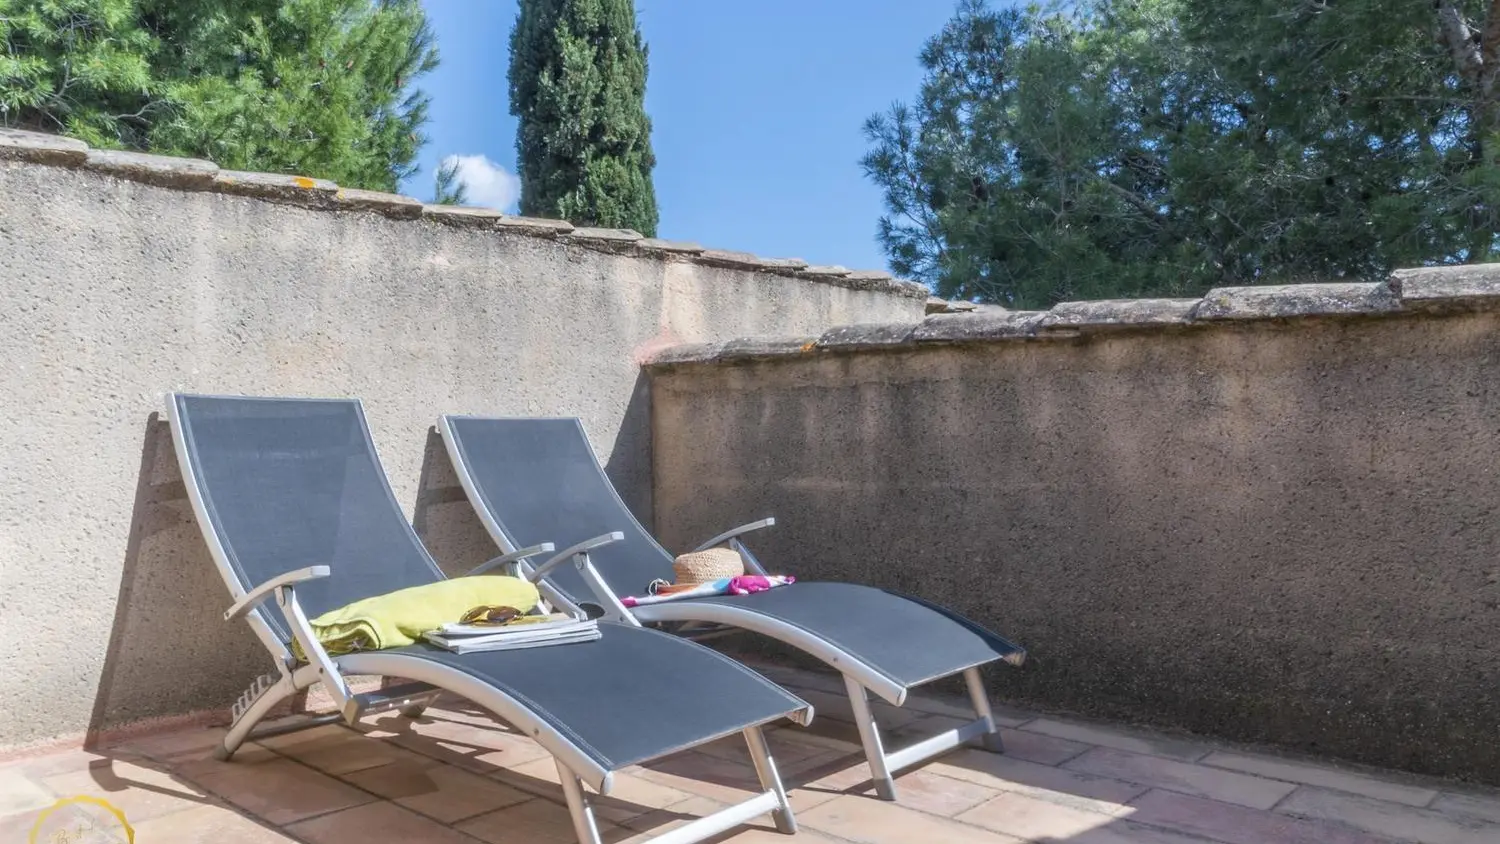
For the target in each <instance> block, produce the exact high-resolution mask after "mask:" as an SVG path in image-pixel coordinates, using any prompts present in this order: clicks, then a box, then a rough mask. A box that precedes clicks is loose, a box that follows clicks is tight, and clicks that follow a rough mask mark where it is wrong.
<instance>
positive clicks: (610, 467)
mask: <svg viewBox="0 0 1500 844" xmlns="http://www.w3.org/2000/svg"><path fill="white" fill-rule="evenodd" d="M590 433H593V432H592V431H591V432H590ZM604 473H605V474H606V475H609V480H610V482H611V483H613V484H614V485H615V489H617V490H619V491H620V497H621V498H622V499H624V501H625V506H626V507H629V508H630V512H631V513H634V514H635V517H636V519H637V520H638V521H639V522H640V523H641V524H643V525H645V526H646V530H648V531H649V530H651V529H652V527H653V523H654V522H655V519H654V518H653V516H654V514H653V512H652V505H651V379H650V378H648V377H647V376H646V373H644V372H641V371H639V370H638V371H637V372H636V376H635V386H634V387H632V388H631V390H630V401H629V402H628V403H627V404H626V405H625V415H624V416H623V417H622V418H621V419H620V429H619V430H618V431H616V432H615V445H614V448H612V449H610V452H609V459H608V460H606V461H604Z"/></svg>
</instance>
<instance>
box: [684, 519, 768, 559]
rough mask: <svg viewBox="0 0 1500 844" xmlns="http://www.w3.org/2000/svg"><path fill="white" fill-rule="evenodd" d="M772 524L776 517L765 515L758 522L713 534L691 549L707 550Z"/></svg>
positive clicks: (695, 550)
mask: <svg viewBox="0 0 1500 844" xmlns="http://www.w3.org/2000/svg"><path fill="white" fill-rule="evenodd" d="M774 524H776V519H775V518H772V517H767V518H764V519H761V520H760V521H758V522H751V523H750V524H748V525H740V526H739V527H737V528H735V529H734V530H727V531H725V532H723V533H721V534H719V535H718V536H715V537H714V538H713V539H710V540H709V541H707V542H705V543H703V544H702V545H699V546H698V547H697V548H694V549H693V551H694V552H697V551H707V550H708V549H710V548H712V547H714V546H715V545H723V544H724V543H726V542H728V541H729V540H731V539H734V538H736V537H739V536H741V535H742V534H746V533H749V532H751V531H754V530H760V529H761V528H768V527H770V526H772V525H774Z"/></svg>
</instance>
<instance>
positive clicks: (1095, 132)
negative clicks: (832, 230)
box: [863, 0, 1500, 307]
mask: <svg viewBox="0 0 1500 844" xmlns="http://www.w3.org/2000/svg"><path fill="white" fill-rule="evenodd" d="M1492 3H1493V5H1494V6H1496V7H1500V2H1493V0H1492ZM1490 5H1491V3H1485V4H1481V3H1479V2H1477V1H1476V2H1472V3H1469V4H1467V5H1464V4H1458V3H1454V4H1451V5H1450V4H1449V3H1448V2H1447V0H1439V2H1438V3H1437V4H1436V6H1434V4H1430V3H1428V4H1409V3H1402V2H1399V0H1347V2H1340V3H1331V2H1325V0H1300V2H1284V0H1246V2H1244V3H1238V4H1224V3H1209V2H1207V0H1100V1H1099V2H1095V3H1092V4H1090V5H1087V6H1084V7H1080V8H1075V9H1074V10H1072V11H1070V12H1068V13H1059V12H1055V11H1043V10H1037V9H1031V10H1025V11H1022V10H1015V9H1011V10H1004V11H996V10H993V9H991V8H990V7H989V6H987V5H986V4H985V3H984V2H982V0H966V2H964V3H963V4H962V5H961V6H960V7H959V10H958V13H957V14H956V15H955V17H954V18H953V19H952V20H951V21H950V22H949V24H948V25H947V26H946V27H945V28H944V30H943V31H942V32H941V33H939V34H938V35H937V36H935V37H934V38H933V39H931V40H930V41H929V42H928V44H927V46H926V48H925V49H924V50H923V53H922V56H921V61H922V65H923V67H924V69H925V70H926V78H925V81H924V83H923V86H922V89H921V92H920V95H919V97H918V99H917V101H916V102H915V103H914V104H912V105H910V106H908V105H903V104H898V105H896V106H894V107H893V108H892V109H891V110H890V111H889V112H887V113H885V114H881V115H877V116H875V117H872V118H871V119H870V120H869V121H868V122H867V124H866V127H865V128H866V133H867V136H868V137H869V138H870V140H871V143H872V147H871V150H870V152H869V153H868V154H867V156H866V157H865V159H864V161H863V164H864V167H865V170H866V173H867V174H868V175H869V176H870V177H871V178H872V179H873V180H874V181H875V182H876V183H877V184H878V185H879V186H880V187H881V188H882V189H883V191H884V193H885V197H886V201H887V209H888V213H887V214H886V215H885V216H884V217H883V218H882V219H881V221H880V229H879V236H880V239H881V241H882V243H883V245H884V247H885V249H886V251H887V254H888V256H889V258H890V262H891V265H892V268H893V269H894V270H896V271H898V272H901V273H904V274H909V275H911V276H913V277H916V278H920V279H923V280H925V281H928V282H931V283H933V284H934V286H935V287H936V288H937V290H938V292H939V293H940V294H941V295H945V296H953V297H962V298H977V299H983V300H987V301H994V302H1001V303H1005V304H1011V305H1017V306H1029V307H1035V306H1045V305H1048V304H1051V303H1053V302H1057V301H1060V300H1064V299H1084V298H1102V297H1113V296H1148V295H1190V294H1195V293H1200V292H1202V291H1203V290H1204V289H1206V288H1208V287H1210V286H1213V285H1219V284H1255V283H1272V282H1286V281H1310V280H1328V279H1336V278H1375V277H1379V276H1380V275H1382V274H1384V273H1386V272H1388V271H1389V270H1390V269H1391V268H1393V267H1396V266H1409V265H1415V264H1422V263H1439V262H1457V261H1483V260H1488V259H1492V258H1494V257H1495V256H1496V255H1497V254H1500V242H1497V232H1500V216H1497V213H1500V166H1497V165H1500V131H1497V130H1500V109H1497V106H1496V101H1497V98H1500V85H1497V84H1495V83H1496V80H1497V79H1500V59H1497V58H1496V57H1497V56H1500V13H1497V12H1492V11H1490V9H1489V6H1490Z"/></svg>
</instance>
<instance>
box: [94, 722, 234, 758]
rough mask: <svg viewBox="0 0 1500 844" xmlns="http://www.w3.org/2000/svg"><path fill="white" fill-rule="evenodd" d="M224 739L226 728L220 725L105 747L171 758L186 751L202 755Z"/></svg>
mask: <svg viewBox="0 0 1500 844" xmlns="http://www.w3.org/2000/svg"><path fill="white" fill-rule="evenodd" d="M223 740H224V730H223V729H222V728H220V727H214V728H210V729H202V730H183V731H180V732H175V733H164V734H161V735H155V736H147V737H144V738H138V739H133V740H131V741H127V742H123V743H121V744H119V745H115V746H112V747H108V748H105V750H112V749H114V748H115V747H118V748H119V749H120V750H122V751H126V752H129V753H139V754H141V755H142V756H149V757H150V758H152V759H163V760H165V759H171V758H173V757H176V756H181V755H183V754H185V753H191V754H194V755H202V753H203V752H206V751H209V750H211V749H213V748H215V747H217V746H218V745H219V743H220V742H222V741H223Z"/></svg>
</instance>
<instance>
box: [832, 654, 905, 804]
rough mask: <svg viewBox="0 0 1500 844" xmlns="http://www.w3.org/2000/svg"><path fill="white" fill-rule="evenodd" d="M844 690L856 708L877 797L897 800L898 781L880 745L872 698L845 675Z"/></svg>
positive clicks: (862, 741)
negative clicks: (871, 702)
mask: <svg viewBox="0 0 1500 844" xmlns="http://www.w3.org/2000/svg"><path fill="white" fill-rule="evenodd" d="M844 688H845V689H846V690H848V692H849V705H850V706H852V707H853V708H854V725H855V726H856V727H859V740H860V742H861V743H863V744H864V746H865V758H866V759H868V760H869V762H870V779H872V780H874V782H875V796H877V797H879V798H880V799H881V800H895V799H896V781H895V780H894V779H893V778H892V777H891V769H890V767H889V766H888V765H887V764H886V760H885V747H884V745H882V744H881V743H880V727H879V726H878V725H877V724H876V723H875V713H873V712H871V711H870V698H869V696H868V695H867V694H866V692H865V687H864V686H861V685H860V684H859V682H858V681H856V680H855V679H854V678H853V677H850V676H849V675H847V674H846V675H844Z"/></svg>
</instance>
